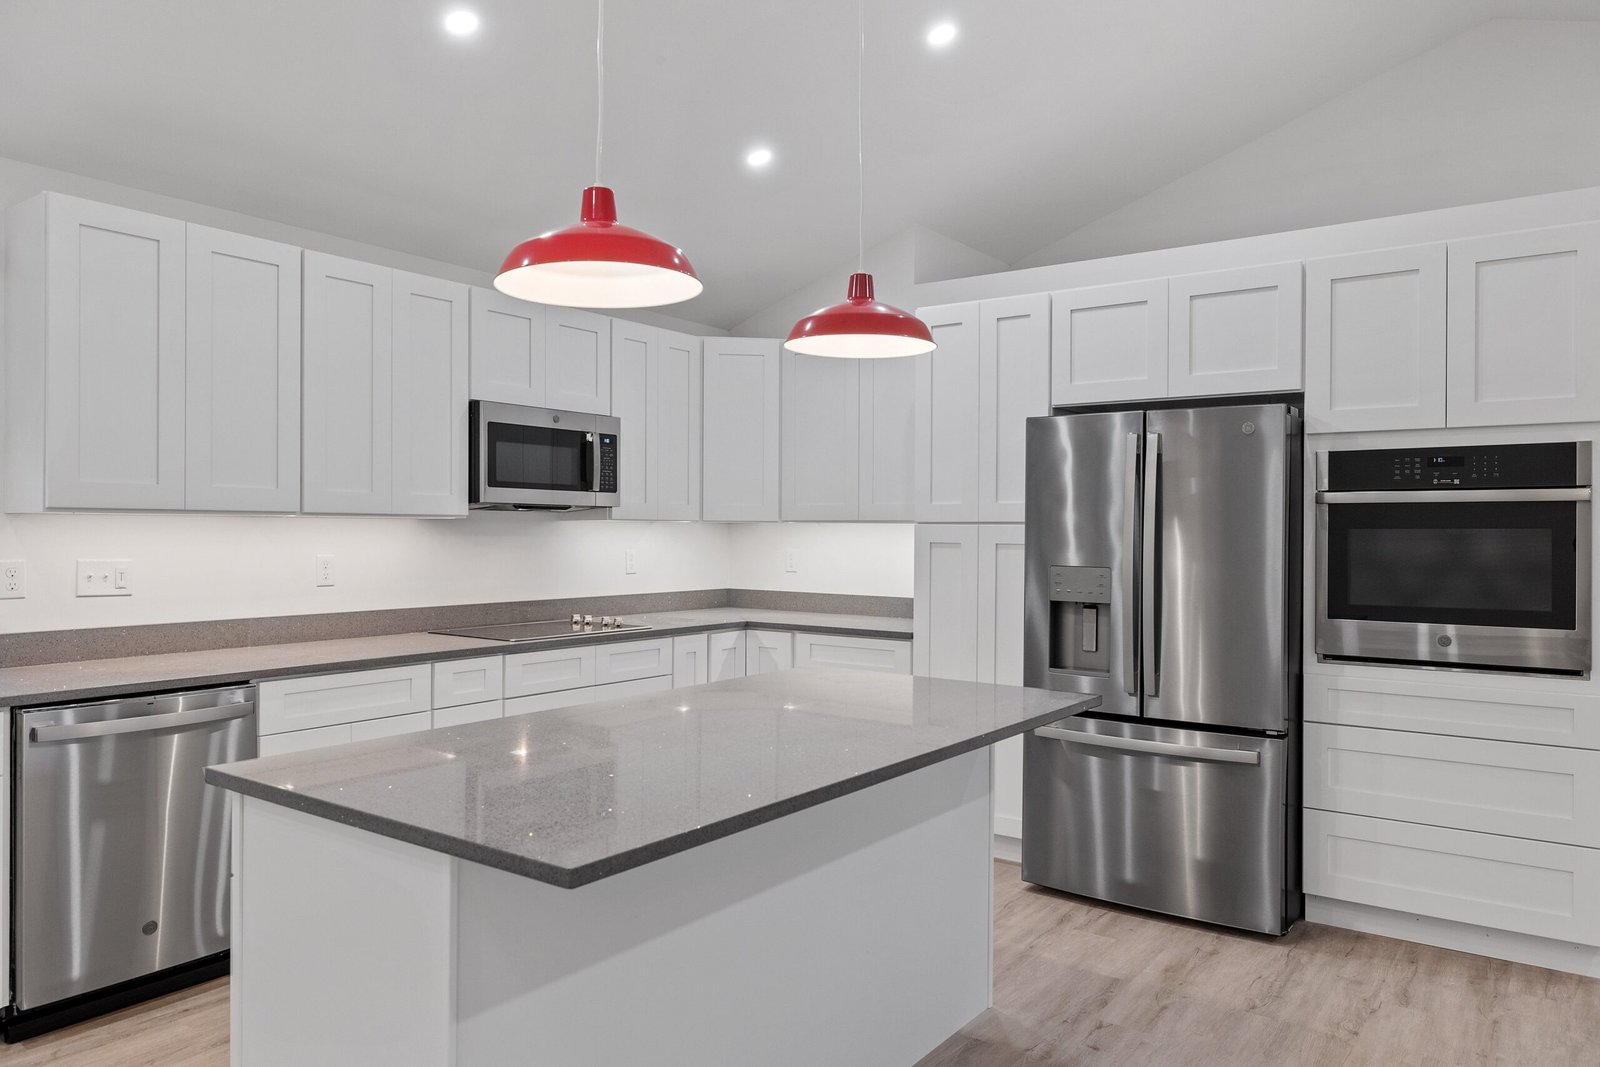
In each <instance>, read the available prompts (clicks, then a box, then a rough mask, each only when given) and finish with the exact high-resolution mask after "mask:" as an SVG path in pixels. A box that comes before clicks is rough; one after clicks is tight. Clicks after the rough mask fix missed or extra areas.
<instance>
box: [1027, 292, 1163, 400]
mask: <svg viewBox="0 0 1600 1067" xmlns="http://www.w3.org/2000/svg"><path fill="white" fill-rule="evenodd" d="M1166 395H1167V280H1166V279H1165V278H1160V279H1157V280H1155V281H1148V282H1128V283H1126V284H1122V285H1097V286H1094V287H1093V288H1089V289H1070V290H1067V291H1066V292H1060V293H1052V294H1051V296H1050V400H1051V402H1052V403H1055V404H1099V403H1105V402H1107V401H1117V400H1149V399H1155V398H1157V397H1164V396H1166Z"/></svg>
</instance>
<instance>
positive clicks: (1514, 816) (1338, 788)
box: [1305, 723, 1600, 846]
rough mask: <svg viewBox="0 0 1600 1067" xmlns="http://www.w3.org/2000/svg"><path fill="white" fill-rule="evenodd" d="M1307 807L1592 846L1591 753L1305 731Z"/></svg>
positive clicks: (1594, 772) (1594, 775)
mask: <svg viewBox="0 0 1600 1067" xmlns="http://www.w3.org/2000/svg"><path fill="white" fill-rule="evenodd" d="M1305 759H1306V763H1305V803H1306V806H1307V807H1311V808H1322V809H1325V810H1327V811H1336V812H1344V813H1347V814H1351V815H1370V816H1374V817H1376V818H1380V819H1400V820H1404V821H1406V822H1415V823H1425V824H1427V825H1430V826H1448V827H1454V828H1455V829H1457V830H1476V831H1480V832H1482V833H1488V834H1505V835H1508V836H1510V837H1527V838H1533V839H1536V840H1540V841H1556V842H1561V843H1564V844H1569V845H1590V846H1600V752H1592V751H1589V750H1587V749H1575V748H1552V747H1551V746H1549V745H1519V744H1514V743H1511V742H1506V741H1480V740H1477V739H1475V738H1463V737H1439V736H1437V735H1434V734H1411V733H1401V732H1399V731H1396V730H1363V729H1360V728H1359V727H1354V726H1326V725H1321V724H1318V723H1308V724H1307V725H1306V757H1305Z"/></svg>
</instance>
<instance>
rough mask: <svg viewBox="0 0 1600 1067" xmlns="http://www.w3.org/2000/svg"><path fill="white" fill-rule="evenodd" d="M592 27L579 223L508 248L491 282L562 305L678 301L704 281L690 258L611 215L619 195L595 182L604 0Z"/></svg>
mask: <svg viewBox="0 0 1600 1067" xmlns="http://www.w3.org/2000/svg"><path fill="white" fill-rule="evenodd" d="M597 7H598V11H597V19H598V29H597V31H596V33H595V44H594V48H595V75H596V80H597V84H598V89H597V91H596V98H597V104H596V118H595V139H594V172H595V184H593V185H591V186H589V187H588V188H587V189H585V190H584V191H583V206H582V209H581V210H580V212H579V215H578V224H577V225H576V226H568V227H566V228H565V229H561V230H551V231H550V232H549V233H545V234H540V235H539V236H538V237H531V238H529V239H528V240H526V241H523V242H522V243H521V244H519V245H517V247H515V248H513V249H512V250H511V254H510V255H508V256H506V260H505V262H504V263H503V264H501V266H500V273H499V274H497V275H495V279H494V287H495V288H496V289H498V290H500V291H501V292H502V293H505V294H506V295H508V296H514V297H518V298H520V299H522V300H532V301H536V302H538V303H540V304H559V305H563V306H565V307H586V308H630V307H641V308H642V307H658V306H660V305H662V304H676V303H678V302H679V301H683V300H688V299H689V298H690V297H694V296H698V295H699V294H700V291H701V290H702V289H704V288H705V286H704V285H703V284H701V281H700V279H699V278H698V277H697V276H696V275H695V272H694V268H693V267H692V266H690V265H689V257H688V256H686V255H684V254H683V250H682V249H681V248H675V247H674V246H672V245H669V244H668V243H667V242H665V241H663V240H661V239H660V238H658V237H652V236H650V235H649V234H648V233H645V232H643V231H642V230H635V229H633V228H632V227H630V226H623V225H620V224H619V223H618V222H617V200H616V196H615V195H614V194H613V193H612V192H611V190H610V189H609V188H607V187H606V186H604V185H601V184H600V149H601V146H602V145H603V144H604V132H605V125H604V122H605V0H598V3H597Z"/></svg>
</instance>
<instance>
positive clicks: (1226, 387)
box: [1167, 263, 1303, 396]
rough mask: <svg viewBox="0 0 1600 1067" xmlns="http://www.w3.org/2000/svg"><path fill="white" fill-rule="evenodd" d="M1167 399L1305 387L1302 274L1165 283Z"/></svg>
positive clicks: (1271, 272)
mask: <svg viewBox="0 0 1600 1067" xmlns="http://www.w3.org/2000/svg"><path fill="white" fill-rule="evenodd" d="M1167 286H1168V288H1167V319H1168V323H1169V328H1168V331H1167V349H1168V365H1167V395H1168V396H1206V395H1210V394H1227V393H1271V392H1290V391H1293V390H1297V389H1299V388H1300V387H1301V382H1302V380H1303V374H1302V366H1301V363H1302V360H1301V343H1300V337H1301V316H1300V303H1301V271H1300V264H1299V263H1275V264H1272V265H1270V266H1265V267H1244V268H1241V269H1237V270H1223V271H1215V272H1213V273H1210V274H1189V275H1185V276H1183V277H1179V278H1172V279H1169V280H1168V283H1167Z"/></svg>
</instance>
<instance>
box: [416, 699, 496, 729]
mask: <svg viewBox="0 0 1600 1067" xmlns="http://www.w3.org/2000/svg"><path fill="white" fill-rule="evenodd" d="M504 714H505V701H503V700H486V701H484V702H483V703H482V704H458V705H456V706H455V707H453V708H434V709H433V728H434V729H435V730H438V729H442V728H443V727H446V726H465V725H466V724H467V723H469V722H482V721H484V720H485V719H498V718H500V716H502V715H504Z"/></svg>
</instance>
